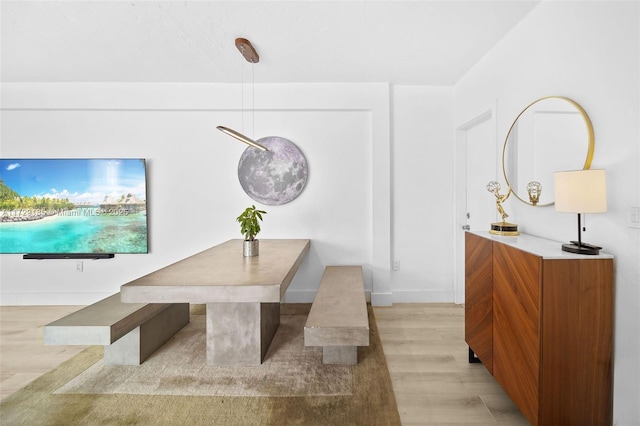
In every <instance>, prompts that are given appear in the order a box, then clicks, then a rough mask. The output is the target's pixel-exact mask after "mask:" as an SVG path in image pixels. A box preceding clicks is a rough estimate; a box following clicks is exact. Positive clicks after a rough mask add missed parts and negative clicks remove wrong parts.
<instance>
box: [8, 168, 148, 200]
mask: <svg viewBox="0 0 640 426" xmlns="http://www.w3.org/2000/svg"><path fill="white" fill-rule="evenodd" d="M0 179H2V180H3V181H4V183H5V185H7V186H8V187H9V188H11V189H12V190H14V191H16V192H17V193H18V194H20V195H21V196H27V197H32V196H34V195H35V196H37V197H50V198H58V199H63V198H67V199H69V201H71V202H74V203H86V202H89V203H99V202H101V201H102V200H104V197H105V196H107V195H110V196H113V197H119V196H121V195H126V194H128V193H131V194H133V195H135V196H136V197H138V198H140V199H141V200H146V187H145V165H144V162H143V161H141V160H139V159H0Z"/></svg>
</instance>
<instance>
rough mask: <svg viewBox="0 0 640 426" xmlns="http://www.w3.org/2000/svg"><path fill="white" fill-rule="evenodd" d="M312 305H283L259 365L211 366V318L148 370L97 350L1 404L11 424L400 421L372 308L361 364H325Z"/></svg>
mask: <svg viewBox="0 0 640 426" xmlns="http://www.w3.org/2000/svg"><path fill="white" fill-rule="evenodd" d="M308 306H309V305H293V306H291V305H290V306H287V305H283V309H282V315H281V326H280V327H279V329H278V332H277V333H276V336H275V338H274V341H273V343H272V345H271V347H270V348H269V351H268V353H267V355H266V356H265V360H264V362H263V364H262V365H260V366H250V367H214V366H207V365H206V362H205V352H204V351H205V342H204V332H205V330H204V315H192V316H191V323H190V324H189V325H188V326H187V327H185V328H184V329H183V330H181V331H180V332H179V333H178V334H176V336H175V337H174V338H173V339H172V340H171V341H169V342H168V343H167V344H165V345H164V346H163V347H162V348H161V349H160V350H159V351H157V352H156V353H155V354H154V355H153V356H152V357H150V358H149V359H148V360H147V361H145V363H144V364H143V365H142V366H137V367H128V366H105V365H103V363H102V347H90V348H88V349H86V350H85V351H83V352H81V353H80V354H78V355H76V356H75V357H73V358H72V359H70V360H69V361H67V362H65V363H63V364H61V365H60V366H59V367H57V368H56V369H54V370H52V371H50V372H49V373H47V374H45V375H43V376H41V377H40V378H38V379H36V380H35V381H33V382H32V383H30V384H29V385H28V386H26V387H25V388H23V389H21V390H20V391H18V392H16V393H14V394H13V395H10V396H8V397H6V398H4V399H3V400H2V401H1V402H0V424H2V425H3V426H4V425H23V424H24V425H80V424H82V425H154V424H163V425H296V424H303V425H376V424H379V425H399V424H400V418H399V414H398V409H397V406H396V402H395V398H394V395H393V390H392V387H391V380H390V377H389V371H388V369H387V365H386V360H385V357H384V353H383V352H382V347H381V344H380V337H379V335H378V330H377V327H376V323H375V317H374V314H373V310H372V309H371V307H370V306H369V325H370V329H371V336H370V345H369V346H368V347H361V348H358V364H357V365H355V366H332V365H323V364H322V351H321V348H308V347H305V346H304V340H303V328H304V322H305V321H306V314H307V313H308Z"/></svg>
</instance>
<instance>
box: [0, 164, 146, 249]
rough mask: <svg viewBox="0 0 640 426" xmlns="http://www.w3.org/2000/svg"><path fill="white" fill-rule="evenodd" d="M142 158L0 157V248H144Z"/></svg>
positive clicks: (144, 218)
mask: <svg viewBox="0 0 640 426" xmlns="http://www.w3.org/2000/svg"><path fill="white" fill-rule="evenodd" d="M147 240H148V237H147V189H146V165H145V160H144V159H131V158H124V159H4V158H0V253H27V254H28V253H47V254H51V255H55V254H60V255H69V254H89V253H105V254H114V253H147V252H148V245H147Z"/></svg>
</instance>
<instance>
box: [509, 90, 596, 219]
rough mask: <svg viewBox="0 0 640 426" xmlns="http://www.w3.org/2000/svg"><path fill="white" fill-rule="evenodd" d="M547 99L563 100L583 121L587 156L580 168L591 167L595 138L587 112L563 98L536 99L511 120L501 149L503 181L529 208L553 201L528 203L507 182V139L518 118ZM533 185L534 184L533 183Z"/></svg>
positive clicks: (548, 204)
mask: <svg viewBox="0 0 640 426" xmlns="http://www.w3.org/2000/svg"><path fill="white" fill-rule="evenodd" d="M547 99H559V100H563V101H566V102H568V103H569V104H570V105H571V106H573V107H574V108H575V109H576V110H577V111H578V112H579V113H580V115H581V116H582V119H583V121H584V124H585V126H586V129H587V137H588V141H587V155H586V159H585V162H584V165H583V167H582V169H583V170H588V169H589V168H590V167H591V161H592V160H593V152H594V146H595V137H594V133H593V125H592V124H591V120H590V119H589V116H588V115H587V112H586V111H585V110H584V108H582V106H580V104H578V103H577V102H575V101H574V100H572V99H569V98H566V97H564V96H545V97H543V98H540V99H536V100H535V101H533V102H531V103H530V104H529V105H527V106H526V107H525V108H524V109H523V110H522V111H521V112H520V114H518V116H517V117H516V118H515V120H513V123H512V124H511V127H510V128H509V132H507V137H506V138H505V141H504V145H503V147H502V173H503V175H504V179H505V181H506V183H507V185H508V186H509V188H510V189H511V191H512V193H513V195H515V197H516V198H517V199H518V200H520V201H522V202H523V203H525V204H528V205H531V206H540V207H543V206H551V205H553V204H554V202H555V201H551V202H547V203H544V204H538V203H533V202H531V201H528V200H527V199H526V198H527V196H528V194H518V191H517V190H516V188H514V187H513V186H512V185H511V183H510V182H509V177H508V176H507V167H506V159H505V156H506V153H507V146H508V143H509V138H510V137H511V133H512V131H513V129H514V128H515V127H516V124H517V123H518V119H520V117H521V116H522V115H523V114H524V113H525V112H527V111H528V110H529V109H530V108H532V107H533V106H534V105H536V104H538V103H539V102H542V101H544V100H547ZM534 183H535V182H534ZM542 190H543V191H544V190H546V191H549V190H551V191H553V188H543V189H542Z"/></svg>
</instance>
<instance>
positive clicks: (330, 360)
mask: <svg viewBox="0 0 640 426" xmlns="http://www.w3.org/2000/svg"><path fill="white" fill-rule="evenodd" d="M322 363H323V364H351V365H355V364H357V363H358V347H357V346H323V347H322Z"/></svg>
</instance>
